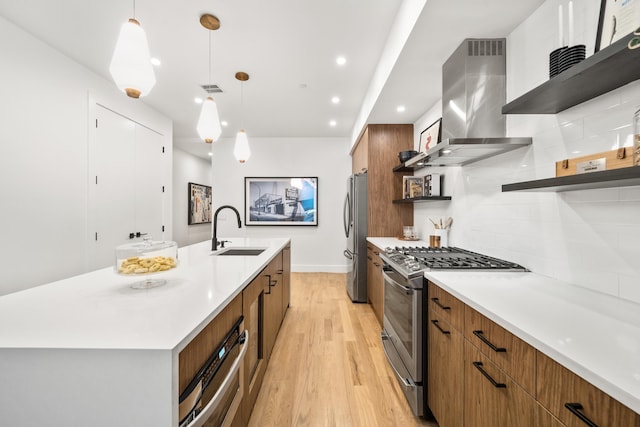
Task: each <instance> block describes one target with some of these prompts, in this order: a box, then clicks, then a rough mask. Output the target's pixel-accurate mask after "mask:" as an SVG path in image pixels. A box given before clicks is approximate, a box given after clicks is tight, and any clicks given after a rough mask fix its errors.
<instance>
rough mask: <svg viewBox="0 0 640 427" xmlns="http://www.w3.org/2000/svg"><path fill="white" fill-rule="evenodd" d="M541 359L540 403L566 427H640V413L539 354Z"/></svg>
mask: <svg viewBox="0 0 640 427" xmlns="http://www.w3.org/2000/svg"><path fill="white" fill-rule="evenodd" d="M537 359H538V369H537V378H536V379H537V387H536V388H537V396H538V400H539V401H540V403H541V404H542V405H543V406H544V407H545V408H547V409H548V410H549V412H551V414H553V415H554V416H556V417H557V418H558V419H559V420H560V421H562V423H564V424H565V425H567V426H576V427H583V426H585V425H588V424H587V422H586V420H590V422H592V423H593V424H594V425H598V426H601V427H607V426H610V427H617V426H624V427H640V415H639V414H637V413H635V412H634V411H632V410H631V409H629V408H627V407H626V406H624V405H622V404H621V403H620V402H618V401H617V400H615V399H613V398H612V397H610V396H609V395H607V394H606V393H604V392H602V391H601V390H599V389H598V388H596V387H594V386H593V385H591V384H590V383H588V382H587V381H585V380H583V379H582V378H580V377H579V376H577V375H576V374H574V373H573V372H571V371H569V370H568V369H567V368H565V367H563V366H562V365H560V364H559V363H557V362H555V361H554V360H552V359H550V358H549V357H548V356H546V355H544V354H543V353H541V352H539V351H538V352H537ZM581 417H583V418H584V420H582V419H581Z"/></svg>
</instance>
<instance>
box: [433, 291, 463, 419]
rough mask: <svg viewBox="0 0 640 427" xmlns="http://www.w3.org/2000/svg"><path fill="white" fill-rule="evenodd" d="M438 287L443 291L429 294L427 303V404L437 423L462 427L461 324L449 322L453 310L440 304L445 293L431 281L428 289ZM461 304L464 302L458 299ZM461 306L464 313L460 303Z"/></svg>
mask: <svg viewBox="0 0 640 427" xmlns="http://www.w3.org/2000/svg"><path fill="white" fill-rule="evenodd" d="M435 289H438V290H440V292H439V293H438V294H437V295H438V296H435V295H433V294H432V293H430V294H429V303H428V306H429V309H428V322H429V324H428V327H429V331H428V336H429V346H428V349H427V353H428V357H429V359H428V368H427V403H428V405H429V408H430V409H431V412H432V413H433V416H434V417H435V419H436V421H438V425H440V426H441V427H444V426H447V427H461V426H462V425H463V421H464V412H463V408H464V406H463V398H462V397H463V393H462V392H461V391H462V390H463V388H464V353H463V335H462V331H461V330H460V327H459V326H458V328H456V327H454V326H453V325H452V324H451V323H450V321H449V320H450V319H451V316H450V315H449V314H450V310H451V309H449V310H447V309H444V310H443V309H442V308H441V306H439V305H437V303H439V302H441V301H442V299H444V298H442V293H445V292H444V291H442V290H441V289H440V288H437V287H436V286H433V285H431V284H430V286H429V292H432V291H434V290H435ZM447 295H448V294H447ZM456 301H458V300H456ZM458 304H459V305H461V303H460V302H459V301H458ZM444 307H447V306H444ZM459 309H460V310H459V311H460V313H462V310H461V309H462V307H461V306H460V307H459ZM445 313H446V314H445ZM448 319H449V320H448ZM460 325H462V322H460Z"/></svg>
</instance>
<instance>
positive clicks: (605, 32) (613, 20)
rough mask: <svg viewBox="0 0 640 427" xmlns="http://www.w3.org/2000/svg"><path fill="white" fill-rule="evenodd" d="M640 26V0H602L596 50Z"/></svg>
mask: <svg viewBox="0 0 640 427" xmlns="http://www.w3.org/2000/svg"><path fill="white" fill-rule="evenodd" d="M638 27H640V0H625V1H619V0H601V3H600V19H599V20H598V33H597V35H596V47H595V52H597V51H599V50H601V49H604V48H605V47H607V46H609V45H611V44H613V43H615V42H616V41H618V40H620V39H621V38H623V37H625V36H626V35H628V34H631V33H633V32H634V31H635V30H636V29H638Z"/></svg>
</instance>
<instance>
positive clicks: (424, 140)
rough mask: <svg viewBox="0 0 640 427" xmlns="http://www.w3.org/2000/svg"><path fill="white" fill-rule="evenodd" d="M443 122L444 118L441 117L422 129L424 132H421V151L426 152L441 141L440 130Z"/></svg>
mask: <svg viewBox="0 0 640 427" xmlns="http://www.w3.org/2000/svg"><path fill="white" fill-rule="evenodd" d="M441 122H442V118H439V119H438V120H436V121H435V122H433V123H431V125H430V126H429V127H427V128H426V129H425V130H423V131H422V133H421V134H420V146H419V151H420V152H422V153H426V152H427V151H429V149H430V148H433V146H434V145H436V144H437V143H438V142H440V138H441V137H442V133H441V130H440V123H441Z"/></svg>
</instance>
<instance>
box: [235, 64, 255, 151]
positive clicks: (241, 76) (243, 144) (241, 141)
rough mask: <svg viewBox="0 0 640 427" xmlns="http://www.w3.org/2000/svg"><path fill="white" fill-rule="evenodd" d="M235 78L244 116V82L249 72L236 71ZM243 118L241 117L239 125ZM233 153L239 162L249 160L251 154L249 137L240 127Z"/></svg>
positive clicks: (247, 78)
mask: <svg viewBox="0 0 640 427" xmlns="http://www.w3.org/2000/svg"><path fill="white" fill-rule="evenodd" d="M236 79H238V80H240V109H241V110H242V111H241V115H242V116H244V108H243V107H244V90H243V89H244V82H246V81H247V80H249V74H247V73H245V72H243V71H238V72H237V73H236ZM243 121H244V119H241V125H242V124H243V123H242V122H243ZM233 155H234V156H236V159H237V160H238V161H239V162H240V163H244V162H246V161H247V160H249V157H250V156H251V149H250V148H249V139H248V138H247V133H246V132H245V131H244V129H240V131H239V132H238V134H237V135H236V145H235V147H234V148H233Z"/></svg>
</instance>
